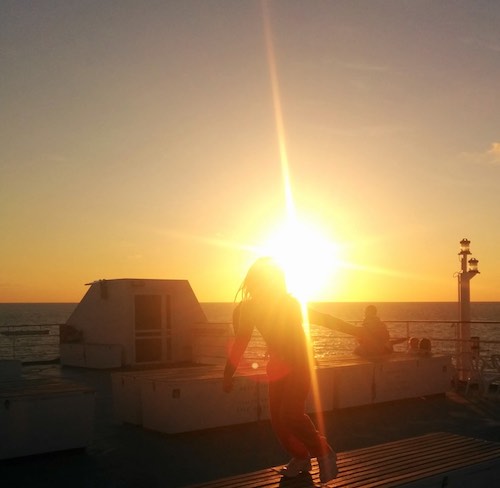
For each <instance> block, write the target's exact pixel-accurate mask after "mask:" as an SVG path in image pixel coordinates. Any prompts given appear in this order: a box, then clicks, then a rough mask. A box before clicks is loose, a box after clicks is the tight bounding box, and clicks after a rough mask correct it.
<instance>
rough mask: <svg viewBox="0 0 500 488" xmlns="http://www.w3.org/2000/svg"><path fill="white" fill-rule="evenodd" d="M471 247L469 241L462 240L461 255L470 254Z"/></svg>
mask: <svg viewBox="0 0 500 488" xmlns="http://www.w3.org/2000/svg"><path fill="white" fill-rule="evenodd" d="M469 246H470V241H469V239H462V240H461V241H460V254H470V251H469Z"/></svg>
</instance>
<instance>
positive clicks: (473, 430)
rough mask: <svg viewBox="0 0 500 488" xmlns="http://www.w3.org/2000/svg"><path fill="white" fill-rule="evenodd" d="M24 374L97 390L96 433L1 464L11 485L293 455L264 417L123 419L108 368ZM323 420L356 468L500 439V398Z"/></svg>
mask: <svg viewBox="0 0 500 488" xmlns="http://www.w3.org/2000/svg"><path fill="white" fill-rule="evenodd" d="M23 374H24V375H25V376H26V377H43V378H50V379H56V378H64V379H68V380H71V381H74V382H78V383H79V384H82V385H84V386H86V387H90V388H92V389H94V390H95V391H96V415H95V419H94V433H93V436H92V441H91V442H90V444H89V445H88V446H87V448H86V449H84V450H76V451H63V452H55V453H48V454H43V455H37V456H30V457H24V458H16V459H11V460H6V461H2V462H0V471H1V474H2V481H3V482H4V483H5V484H6V486H10V487H17V486H19V487H21V486H22V487H51V488H57V487H62V486H64V487H67V486H71V487H72V488H74V487H92V488H99V487H102V488H111V487H113V488H139V487H148V488H156V487H158V488H160V487H165V488H166V487H168V488H180V487H187V486H190V485H196V484H203V483H208V482H212V481H215V482H220V481H218V480H224V479H227V478H229V477H241V476H247V475H249V474H250V475H251V474H252V473H258V472H262V471H263V470H264V471H266V472H267V471H268V470H271V471H272V473H271V474H272V475H273V476H274V478H273V479H276V472H275V471H274V470H272V469H271V468H273V467H278V466H280V465H282V464H284V463H286V462H287V461H288V459H287V458H286V454H285V453H284V452H283V450H282V448H281V447H280V446H279V444H278V443H277V441H276V439H275V437H274V434H273V432H272V430H271V428H270V424H269V422H268V421H265V420H263V421H259V422H254V423H251V424H243V425H236V426H228V427H221V428H216V429H209V430H204V431H197V432H187V433H183V434H175V435H166V434H162V433H159V432H154V431H149V430H147V429H144V428H142V427H140V426H136V425H127V424H122V423H119V422H117V421H116V419H115V417H114V413H113V402H112V394H111V379H110V371H106V370H86V369H80V368H67V367H63V368H61V367H60V366H58V365H35V366H24V367H23ZM322 420H323V423H324V429H325V432H326V434H327V436H328V438H329V440H330V442H331V444H332V445H333V446H334V448H335V449H336V450H337V452H338V453H339V459H340V460H341V463H343V464H344V465H346V464H345V463H347V461H346V460H347V459H351V460H352V462H351V461H350V462H351V464H352V469H353V470H354V471H353V472H356V468H355V466H356V459H359V458H357V456H358V455H360V453H361V452H362V451H359V450H366V449H374V450H375V451H380V448H377V447H374V446H381V445H386V446H387V445H389V446H390V445H391V444H390V443H393V442H403V443H405V442H410V441H408V439H414V438H417V437H420V436H424V435H429V434H431V435H433V436H434V435H435V434H436V433H443V434H440V435H448V434H451V435H456V436H460V437H466V438H471V439H479V440H483V441H489V442H498V441H500V396H496V395H490V396H481V395H480V394H479V392H478V391H477V390H475V389H472V390H471V391H469V393H468V395H465V394H464V388H463V385H459V388H458V389H457V390H454V391H450V392H448V393H446V394H441V395H434V396H428V397H419V398H414V399H408V400H399V401H392V402H385V403H380V404H372V405H368V406H360V407H352V408H342V409H338V410H334V411H332V412H328V413H325V414H323V416H322ZM359 472H361V469H360V470H359ZM314 473H315V472H314V471H313V475H314ZM299 481H300V482H301V483H302V484H301V485H297V484H296V483H297V482H294V483H295V485H294V486H315V484H314V483H315V481H314V478H313V480H312V483H313V484H311V482H310V481H308V480H299ZM277 483H278V484H276V483H275V484H274V485H263V486H291V485H290V484H287V482H282V481H280V480H278V481H277ZM307 483H309V484H307ZM221 486H224V485H221ZM225 486H237V485H231V484H229V485H227V484H226V485H225ZM243 486H245V485H243ZM334 486H335V485H334ZM363 486H364V485H363ZM382 486H383V485H382ZM394 486H398V485H394ZM399 486H400V485H399Z"/></svg>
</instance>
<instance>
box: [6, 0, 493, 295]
mask: <svg viewBox="0 0 500 488" xmlns="http://www.w3.org/2000/svg"><path fill="white" fill-rule="evenodd" d="M499 25H500V3H499V2H496V1H495V0H475V1H474V2H470V1H468V0H441V1H439V2H436V1H434V0H414V1H410V0H357V1H356V2H353V1H350V0H344V1H342V0H338V1H337V0H267V1H266V0H263V1H261V0H162V1H160V0H140V1H139V0H136V1H131V0H120V1H107V0H84V1H82V0H78V1H77V0H39V1H37V2H33V1H25V0H3V1H2V2H1V3H0V64H1V66H2V70H1V73H0V106H1V110H0V127H1V130H0V229H1V230H2V233H1V237H0V302H78V301H79V300H80V299H81V298H82V297H83V295H84V294H85V292H86V290H87V287H86V284H87V283H89V282H92V281H94V280H98V279H113V278H160V279H187V280H189V282H190V284H191V286H192V288H193V290H194V292H195V294H196V296H197V297H198V299H199V300H200V301H202V302H209V301H228V302H230V301H233V299H234V297H235V294H236V292H237V290H238V287H239V285H240V283H241V280H242V278H243V277H244V275H245V272H246V270H247V268H248V266H249V265H250V264H251V263H252V261H253V260H254V259H255V258H257V257H259V256H260V255H265V254H273V255H274V254H276V253H277V254H280V252H281V251H282V252H283V254H286V255H287V259H288V260H289V262H290V261H292V262H295V263H301V265H302V269H303V275H301V278H302V281H303V283H304V286H305V288H309V291H310V294H309V298H310V299H315V300H324V301H365V302H366V301H372V302H381V301H455V300H457V279H458V278H457V274H456V273H457V272H458V271H459V270H460V261H459V256H458V253H459V251H460V246H459V242H460V241H461V239H463V238H468V239H469V240H470V241H471V253H472V254H471V255H472V256H474V257H475V258H477V259H478V260H479V270H480V274H479V275H477V276H475V277H474V279H473V281H471V299H472V300H473V301H499V300H500V258H499V252H498V248H499V244H500V216H499V215H500V213H499V209H500V110H499V105H498V104H499V101H498V100H499V99H500V98H499V91H500V84H499V80H500V29H498V26H499ZM283 226H285V227H286V226H287V227H286V228H287V229H288V230H287V232H285V233H283V232H282V231H281V230H280V229H283ZM270 243H272V244H270ZM276 243H278V244H276Z"/></svg>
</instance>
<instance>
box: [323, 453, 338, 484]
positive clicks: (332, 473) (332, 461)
mask: <svg viewBox="0 0 500 488" xmlns="http://www.w3.org/2000/svg"><path fill="white" fill-rule="evenodd" d="M318 466H319V480H320V481H321V483H327V482H328V481H331V480H333V479H334V478H335V477H336V476H337V473H338V471H339V470H338V468H337V455H336V454H335V452H334V451H332V450H331V449H330V451H329V452H328V453H327V454H325V455H324V456H321V457H318Z"/></svg>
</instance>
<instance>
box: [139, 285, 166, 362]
mask: <svg viewBox="0 0 500 488" xmlns="http://www.w3.org/2000/svg"><path fill="white" fill-rule="evenodd" d="M134 305H135V307H134V309H135V312H134V314H135V320H134V324H135V362H136V363H155V362H161V361H162V360H164V359H165V357H164V347H163V344H164V340H165V335H164V333H163V328H162V323H163V320H162V308H163V307H162V296H161V295H135V301H134Z"/></svg>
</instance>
